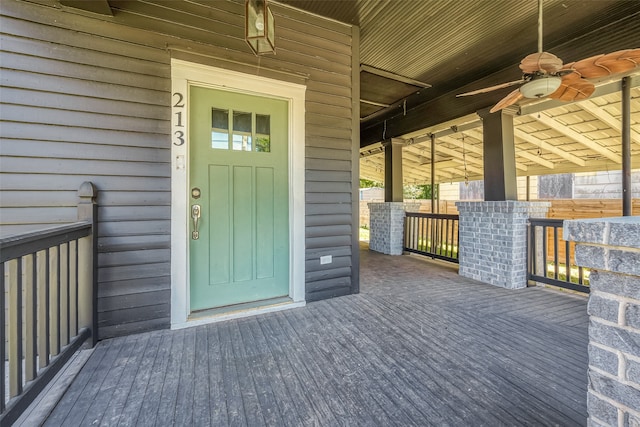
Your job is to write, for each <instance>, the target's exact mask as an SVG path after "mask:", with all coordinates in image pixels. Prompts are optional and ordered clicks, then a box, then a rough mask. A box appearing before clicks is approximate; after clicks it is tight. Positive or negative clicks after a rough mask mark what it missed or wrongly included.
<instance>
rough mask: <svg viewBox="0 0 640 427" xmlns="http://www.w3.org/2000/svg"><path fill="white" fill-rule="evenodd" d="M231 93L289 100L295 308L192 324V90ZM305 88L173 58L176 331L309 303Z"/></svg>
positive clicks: (291, 280) (291, 288)
mask: <svg viewBox="0 0 640 427" xmlns="http://www.w3.org/2000/svg"><path fill="white" fill-rule="evenodd" d="M191 85H197V86H204V87H210V88H214V89H223V90H231V91H234V92H239V93H247V94H251V95H260V96H268V97H271V98H278V99H284V100H287V101H288V102H289V120H288V125H289V159H288V161H289V297H290V298H291V300H292V303H291V304H284V305H282V304H280V305H276V306H272V307H263V308H257V309H252V310H250V311H246V312H236V313H233V314H228V315H225V316H216V317H214V318H204V319H198V320H193V321H189V320H188V317H189V313H190V308H189V253H188V252H189V245H188V241H189V240H188V235H189V229H190V224H189V220H190V218H189V217H188V215H187V211H188V204H189V194H188V187H187V186H188V184H189V162H188V159H189V151H188V150H189V135H188V126H187V124H188V122H189V121H188V115H189V111H188V108H189V86H191ZM305 91H306V87H305V86H302V85H298V84H294V83H288V82H282V81H279V80H273V79H269V78H266V77H259V76H253V75H249V74H243V73H238V72H235V71H229V70H224V69H221V68H215V67H210V66H205V65H200V64H195V63H191V62H186V61H182V60H178V59H172V60H171V94H172V96H171V107H172V109H171V113H172V114H171V328H172V329H178V328H183V327H188V326H192V325H193V326H195V325H196V324H202V323H209V322H214V321H219V320H224V319H228V318H231V317H242V316H247V315H253V314H257V313H260V312H266V311H274V310H279V309H284V308H289V307H298V306H301V305H304V302H305V283H304V265H305V240H304V236H305V233H304V221H305V216H304V213H305V211H304V210H305V196H304V187H305V170H304V163H305V162H304V147H305V139H304V138H305V107H304V105H305Z"/></svg>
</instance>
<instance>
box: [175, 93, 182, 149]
mask: <svg viewBox="0 0 640 427" xmlns="http://www.w3.org/2000/svg"><path fill="white" fill-rule="evenodd" d="M173 97H174V99H176V102H175V103H174V104H173V109H174V111H175V113H173V117H174V123H173V124H174V126H175V127H177V128H183V127H184V124H183V117H182V113H183V111H184V95H183V94H181V93H180V92H176V93H174V94H173ZM176 110H177V111H176ZM173 136H174V141H173V145H177V146H181V145H184V131H183V130H180V129H178V130H176V131H175V132H173Z"/></svg>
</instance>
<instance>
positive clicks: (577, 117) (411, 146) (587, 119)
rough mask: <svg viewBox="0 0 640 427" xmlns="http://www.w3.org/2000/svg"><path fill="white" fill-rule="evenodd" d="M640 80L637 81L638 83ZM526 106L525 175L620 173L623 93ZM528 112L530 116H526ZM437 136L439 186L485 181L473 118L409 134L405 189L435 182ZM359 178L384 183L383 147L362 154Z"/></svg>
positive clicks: (638, 122) (521, 163) (520, 159)
mask: <svg viewBox="0 0 640 427" xmlns="http://www.w3.org/2000/svg"><path fill="white" fill-rule="evenodd" d="M637 80H638V79H637V78H636V79H635V80H634V81H635V82H637ZM631 98H632V99H631V110H632V113H631V163H632V165H631V166H632V168H633V169H638V168H640V85H636V87H634V88H633V89H632V90H631ZM554 105H556V106H555V107H553V108H548V109H547V108H546V106H545V105H544V103H541V104H539V105H529V106H528V107H523V109H522V112H523V114H522V115H518V116H516V117H515V119H514V123H515V148H516V172H517V174H518V175H520V176H527V175H529V176H533V175H548V174H556V173H568V172H580V171H602V170H620V169H621V167H622V166H621V144H620V139H621V136H620V116H621V111H620V108H621V106H620V92H619V91H615V92H612V93H609V94H607V95H603V96H599V97H594V98H591V99H587V100H585V101H582V102H579V103H573V104H562V105H559V104H558V103H554ZM527 112H529V113H528V114H527ZM430 133H434V134H435V135H436V154H435V162H436V178H435V181H436V182H459V181H464V179H465V164H466V171H467V176H468V178H469V180H476V179H482V176H483V168H484V166H483V161H484V160H483V150H482V145H483V141H482V124H481V121H480V119H479V118H478V117H477V116H476V115H475V114H474V115H468V116H466V117H462V118H460V119H458V120H454V121H452V122H448V123H443V124H440V125H436V126H432V127H429V128H427V129H424V130H422V131H421V132H415V133H413V134H408V135H405V140H406V143H407V146H406V147H405V150H404V155H403V174H404V182H405V184H428V183H430V181H431V166H430V162H431V152H430V146H431V139H430V136H429V134H430ZM360 177H361V178H364V179H370V180H372V181H376V182H384V152H383V149H382V145H381V144H374V145H370V146H368V147H364V148H362V149H361V150H360Z"/></svg>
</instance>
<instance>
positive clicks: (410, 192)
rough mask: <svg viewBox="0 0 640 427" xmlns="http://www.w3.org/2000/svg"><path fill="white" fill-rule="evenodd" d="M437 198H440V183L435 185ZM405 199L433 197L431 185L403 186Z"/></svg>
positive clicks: (428, 198)
mask: <svg viewBox="0 0 640 427" xmlns="http://www.w3.org/2000/svg"><path fill="white" fill-rule="evenodd" d="M435 190H436V191H435V198H436V199H437V198H438V184H436V185H435ZM403 194H404V198H405V199H427V200H430V199H431V185H429V184H424V185H411V184H410V185H405V186H404V188H403Z"/></svg>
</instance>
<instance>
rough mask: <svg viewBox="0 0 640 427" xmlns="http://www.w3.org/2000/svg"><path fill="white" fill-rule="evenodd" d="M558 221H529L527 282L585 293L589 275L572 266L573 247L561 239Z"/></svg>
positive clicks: (574, 265)
mask: <svg viewBox="0 0 640 427" xmlns="http://www.w3.org/2000/svg"><path fill="white" fill-rule="evenodd" d="M563 222H564V220H562V219H549V218H530V219H529V232H528V238H527V248H528V249H527V252H528V256H527V279H528V280H529V281H533V282H539V283H544V284H547V285H553V286H559V287H561V288H566V289H571V290H574V291H578V292H585V293H588V292H589V277H588V275H589V271H588V270H587V269H584V268H582V267H579V266H577V265H576V264H575V263H574V262H573V259H574V256H573V254H574V251H575V243H574V242H569V241H565V240H563V239H562V224H563Z"/></svg>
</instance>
